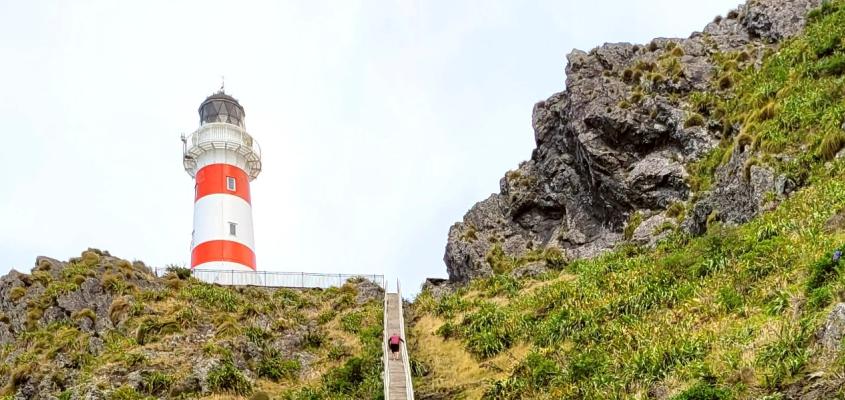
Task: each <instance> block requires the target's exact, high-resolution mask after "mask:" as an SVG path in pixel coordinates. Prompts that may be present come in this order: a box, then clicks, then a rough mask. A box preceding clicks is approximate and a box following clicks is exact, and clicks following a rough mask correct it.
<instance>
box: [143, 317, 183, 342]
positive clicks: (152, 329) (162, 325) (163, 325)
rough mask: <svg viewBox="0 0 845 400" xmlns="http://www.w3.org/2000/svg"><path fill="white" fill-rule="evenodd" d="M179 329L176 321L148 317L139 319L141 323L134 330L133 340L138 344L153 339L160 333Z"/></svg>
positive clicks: (169, 332) (173, 331) (165, 333)
mask: <svg viewBox="0 0 845 400" xmlns="http://www.w3.org/2000/svg"><path fill="white" fill-rule="evenodd" d="M179 330H180V328H179V324H178V323H177V322H176V321H170V320H167V321H156V320H155V319H153V318H151V317H148V318H145V319H144V320H143V321H141V324H140V325H139V326H138V329H137V330H136V331H135V341H136V342H137V343H138V344H139V345H144V344H147V343H151V342H153V341H155V340H156V339H157V338H158V336H160V335H168V334H171V333H176V332H179Z"/></svg>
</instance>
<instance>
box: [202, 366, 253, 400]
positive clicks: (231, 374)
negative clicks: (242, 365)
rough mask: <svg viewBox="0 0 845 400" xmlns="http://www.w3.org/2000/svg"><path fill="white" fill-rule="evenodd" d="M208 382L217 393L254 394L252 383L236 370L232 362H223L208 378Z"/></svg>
mask: <svg viewBox="0 0 845 400" xmlns="http://www.w3.org/2000/svg"><path fill="white" fill-rule="evenodd" d="M206 382H207V383H208V385H209V386H210V387H211V388H212V389H213V390H215V391H221V392H228V393H234V394H239V395H248V394H250V393H252V383H251V382H250V381H249V380H247V378H246V377H245V376H244V375H243V374H242V373H241V371H240V370H239V369H238V368H236V367H235V366H234V365H233V364H232V361H231V360H225V361H222V362H221V363H220V364H219V365H217V366H216V367H214V368H213V369H212V370H211V372H209V373H208V377H206Z"/></svg>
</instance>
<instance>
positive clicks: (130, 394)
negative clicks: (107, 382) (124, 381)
mask: <svg viewBox="0 0 845 400" xmlns="http://www.w3.org/2000/svg"><path fill="white" fill-rule="evenodd" d="M108 398H109V400H144V395H142V394H140V393H138V392H137V391H135V389H134V388H132V387H129V386H126V385H124V386H121V387H119V388H117V389H115V390H113V391H112V392H111V393H110V394H109V397H108Z"/></svg>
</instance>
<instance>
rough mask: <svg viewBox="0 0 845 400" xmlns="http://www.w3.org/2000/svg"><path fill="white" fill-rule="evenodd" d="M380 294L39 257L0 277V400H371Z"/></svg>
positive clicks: (358, 284) (376, 374) (376, 389)
mask: <svg viewBox="0 0 845 400" xmlns="http://www.w3.org/2000/svg"><path fill="white" fill-rule="evenodd" d="M382 293H383V292H382V289H381V288H380V287H378V286H376V285H375V284H373V283H371V282H369V281H366V280H360V281H351V282H348V283H347V284H345V285H344V286H342V287H340V288H332V289H328V290H320V289H308V290H292V289H269V288H258V287H241V288H238V287H224V286H219V285H211V284H207V283H204V282H200V281H198V280H196V279H193V278H191V277H190V271H189V270H186V269H184V268H173V269H171V272H169V273H168V274H167V275H165V276H164V277H161V278H159V277H156V276H155V275H153V274H152V272H151V270H150V269H149V268H147V267H146V266H145V265H144V264H143V263H141V262H137V261H136V262H129V261H126V260H122V259H119V258H116V257H112V256H111V255H110V254H108V252H102V251H99V250H88V251H85V252H84V253H82V256H81V257H78V258H74V259H71V260H69V261H67V262H61V261H58V260H55V259H51V258H47V257H39V258H38V259H37V261H36V265H35V267H34V268H33V271H32V273H31V274H24V273H19V272H17V271H12V272H10V273H9V274H7V275H6V276H3V277H2V278H0V397H2V396H6V397H3V398H4V399H11V398H14V399H21V400H23V399H56V398H59V399H146V398H199V397H207V396H216V397H214V398H217V399H225V398H244V396H247V397H248V396H250V395H253V396H254V398H256V399H261V398H264V399H266V398H268V397H267V396H268V395H269V396H272V397H273V398H278V397H280V396H281V397H283V398H350V399H351V398H374V397H377V396H379V395H381V393H382V388H381V375H380V371H381V360H380V357H381V339H382V333H381V332H382V328H381V326H382V324H381V321H382V299H383V294H382ZM262 396H263V397H262Z"/></svg>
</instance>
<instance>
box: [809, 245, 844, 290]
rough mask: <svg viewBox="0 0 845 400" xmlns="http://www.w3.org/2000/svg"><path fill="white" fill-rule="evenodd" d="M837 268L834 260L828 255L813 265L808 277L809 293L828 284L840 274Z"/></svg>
mask: <svg viewBox="0 0 845 400" xmlns="http://www.w3.org/2000/svg"><path fill="white" fill-rule="evenodd" d="M836 267H837V263H835V262H833V258H832V257H830V256H829V255H827V254H825V255H824V256H822V258H821V259H819V260H817V261H816V262H814V263H813V264H811V265H810V270H809V271H808V277H807V285H806V287H807V292H808V293H809V292H810V291H812V290H814V289H817V288H820V287H822V286H824V285H825V284H827V282H828V281H829V280H831V279H832V278H833V277H834V276H835V275H837V274H838V271H837V268H836Z"/></svg>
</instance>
